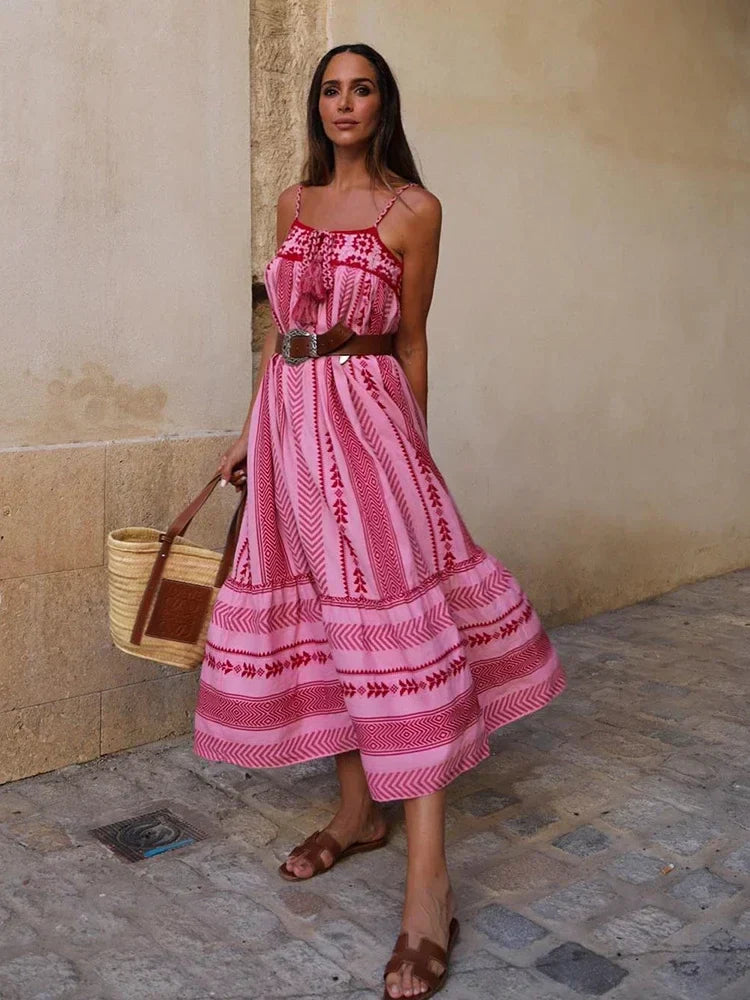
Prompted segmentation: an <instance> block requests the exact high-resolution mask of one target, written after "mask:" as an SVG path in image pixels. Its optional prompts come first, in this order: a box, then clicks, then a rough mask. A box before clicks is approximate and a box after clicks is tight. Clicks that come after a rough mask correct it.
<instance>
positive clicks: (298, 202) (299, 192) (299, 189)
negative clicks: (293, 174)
mask: <svg viewBox="0 0 750 1000" xmlns="http://www.w3.org/2000/svg"><path fill="white" fill-rule="evenodd" d="M301 203H302V184H298V185H297V198H296V200H295V202H294V218H295V219H298V218H299V209H300V205H301Z"/></svg>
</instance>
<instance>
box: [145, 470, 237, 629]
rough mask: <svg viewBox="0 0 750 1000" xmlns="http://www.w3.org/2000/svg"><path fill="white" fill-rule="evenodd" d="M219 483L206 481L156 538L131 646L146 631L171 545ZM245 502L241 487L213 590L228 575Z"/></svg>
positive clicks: (219, 477) (214, 480) (214, 478)
mask: <svg viewBox="0 0 750 1000" xmlns="http://www.w3.org/2000/svg"><path fill="white" fill-rule="evenodd" d="M220 479H221V473H217V474H216V475H215V476H214V477H213V478H212V479H210V480H209V481H208V483H206V485H205V486H204V487H203V489H202V490H201V491H200V493H199V494H198V496H197V497H196V498H195V499H194V500H192V501H191V502H190V503H189V504H188V505H187V507H185V509H184V510H181V511H180V513H179V514H178V515H177V517H176V518H175V519H174V521H172V523H171V524H170V526H169V527H168V528H167V530H166V531H165V532H164V534H162V535H161V536H160V538H161V547H160V549H159V551H158V553H157V555H156V558H155V559H154V565H153V566H152V568H151V575H150V577H149V579H148V583H147V584H146V589H145V590H144V591H143V597H142V598H141V603H140V606H139V608H138V614H137V615H136V618H135V622H134V623H133V630H132V632H131V633H130V641H131V642H132V643H133V645H134V646H138V645H140V643H141V640H142V639H143V633H144V630H145V628H146V622H147V620H148V617H149V612H150V611H151V606H152V604H153V603H154V599H155V598H156V596H157V591H158V590H159V584H160V582H161V578H162V576H163V575H164V567H165V564H166V562H167V557H168V556H169V551H170V549H171V548H172V543H173V542H174V540H175V538H176V537H177V536H178V535H184V534H185V532H186V531H187V529H188V528H189V527H190V522H191V521H192V520H193V518H194V517H195V515H196V514H197V513H198V511H199V510H200V509H201V507H202V506H203V504H204V503H205V502H206V500H208V498H209V497H210V496H211V494H212V493H213V491H214V489H215V488H216V484H217V483H218V482H219V480H220ZM246 501H247V485H245V486H244V487H243V489H242V497H241V498H240V502H239V503H238V504H237V507H236V509H235V512H234V516H233V517H232V520H231V523H230V525H229V531H228V532H227V539H226V543H225V545H224V554H223V555H222V557H221V562H220V563H219V568H218V570H217V573H216V580H215V581H214V586H215V587H220V586H221V585H222V583H224V581H225V580H226V578H227V576H228V575H229V570H230V569H231V567H232V563H233V560H234V553H235V549H236V547H237V538H238V536H239V531H240V524H241V523H242V515H243V512H244V510H245V503H246Z"/></svg>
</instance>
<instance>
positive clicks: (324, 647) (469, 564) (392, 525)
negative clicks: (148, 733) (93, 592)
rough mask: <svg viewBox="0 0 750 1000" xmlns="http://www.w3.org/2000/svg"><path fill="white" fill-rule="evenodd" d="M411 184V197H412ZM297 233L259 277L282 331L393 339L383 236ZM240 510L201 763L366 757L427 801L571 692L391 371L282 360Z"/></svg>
mask: <svg viewBox="0 0 750 1000" xmlns="http://www.w3.org/2000/svg"><path fill="white" fill-rule="evenodd" d="M409 186H410V185H406V187H409ZM403 190H405V188H402V189H401V190H400V191H399V192H397V194H396V195H395V196H394V198H393V199H391V201H390V202H389V203H388V204H387V205H386V206H385V208H384V209H383V211H382V212H381V213H380V215H379V216H378V218H377V219H376V220H375V223H374V224H373V225H372V226H370V227H368V228H367V229H354V230H319V229H314V228H312V227H311V226H307V225H305V224H304V223H303V222H301V221H300V219H299V208H300V195H301V191H302V187H301V186H300V188H299V189H298V192H297V212H296V215H295V219H294V222H293V223H292V226H291V228H290V231H289V233H288V234H287V237H286V239H285V240H284V242H283V243H282V245H281V247H280V248H279V250H278V252H277V253H276V254H275V255H274V257H273V258H272V259H271V260H270V262H269V263H268V265H267V267H266V272H265V282H266V287H267V290H268V295H269V299H270V303H271V308H272V311H273V316H274V319H275V322H276V324H277V326H278V328H279V330H280V331H282V332H285V331H288V330H290V329H293V328H295V327H302V328H303V329H306V330H308V331H312V332H323V331H325V330H327V329H329V328H330V327H332V326H333V325H334V324H335V323H336V322H338V321H340V320H341V321H343V322H344V323H345V324H346V325H347V326H349V327H350V328H352V329H353V330H354V331H355V332H356V333H361V334H388V333H394V332H395V331H396V329H397V328H398V324H399V293H400V285H401V262H400V261H399V259H398V258H397V257H396V256H395V255H394V254H393V253H392V252H391V251H390V250H389V249H388V247H386V245H385V244H384V243H383V241H382V240H381V238H380V236H379V233H378V228H377V227H378V224H379V222H380V220H381V219H382V217H383V216H384V215H385V213H386V212H387V211H388V209H389V208H390V207H391V205H392V204H393V202H394V201H395V198H396V197H398V196H399V195H400V194H401V191H403ZM247 479H248V503H247V507H246V511H245V515H244V519H243V524H242V526H241V532H240V538H239V541H238V545H237V551H236V554H235V559H234V565H233V567H232V571H231V573H230V574H229V576H228V578H227V580H226V582H225V583H224V585H223V586H222V588H221V590H220V591H219V594H218V596H217V599H216V603H215V605H214V609H213V613H212V616H211V622H210V626H209V631H208V637H207V642H206V650H205V656H204V660H203V664H202V666H201V672H200V689H199V694H198V701H197V706H196V713H195V730H194V749H195V752H196V754H198V755H199V756H201V757H203V758H207V759H209V760H216V761H227V762H230V763H233V764H238V765H240V766H242V767H250V768H252V767H276V766H280V765H284V764H293V763H297V762H300V761H304V760H309V759H311V758H315V757H323V756H327V755H330V754H336V753H341V752H342V751H346V750H355V749H356V750H359V752H360V754H361V758H362V763H363V766H364V770H365V773H366V775H367V781H368V785H369V788H370V792H371V795H372V797H373V799H375V800H378V801H387V800H392V799H403V798H412V797H414V796H418V795H425V794H427V793H429V792H433V791H435V790H437V789H439V788H442V787H443V786H445V785H446V784H448V782H450V781H451V780H452V779H453V778H455V777H456V776H457V775H458V774H461V772H463V771H466V770H468V769H469V768H471V767H473V766H474V765H475V764H478V763H479V762H480V761H481V760H482V759H483V758H485V757H487V756H488V754H489V745H488V739H487V737H488V734H489V733H490V732H491V731H492V730H494V729H496V728H497V727H499V726H502V725H504V724H505V723H508V722H512V721H513V720H514V719H518V718H520V717H521V716H523V715H526V714H528V713H530V712H534V711H536V710H537V709H540V708H542V707H543V706H544V705H546V704H547V703H548V702H549V701H550V700H551V699H552V698H554V697H555V696H556V695H558V694H559V693H560V692H561V691H562V690H563V689H564V687H565V683H566V682H565V675H564V672H563V670H562V668H561V666H560V664H559V662H558V658H557V655H556V652H555V650H554V648H553V646H552V645H551V643H550V641H549V639H548V637H547V635H546V633H545V631H544V629H543V628H542V626H541V624H540V622H539V619H538V617H537V615H536V612H535V611H534V609H533V608H532V606H531V605H530V603H529V601H528V599H527V597H526V596H525V594H524V592H523V591H522V590H521V588H520V586H519V584H518V582H517V581H516V580H515V578H514V577H513V576H512V575H511V574H510V573H509V572H508V570H507V569H506V568H505V567H504V566H503V565H502V564H501V563H500V562H499V561H498V560H497V559H495V558H494V557H493V556H492V555H490V554H489V553H487V552H486V551H484V550H483V549H482V548H481V547H480V546H479V545H477V544H476V542H474V541H473V539H472V537H471V535H470V534H469V532H468V530H467V528H466V526H465V524H464V522H463V520H462V519H461V515H460V513H459V511H458V510H457V508H456V505H455V502H454V500H453V499H452V496H451V494H450V493H449V491H448V488H447V487H446V485H445V482H444V481H443V477H442V476H441V474H440V471H439V470H438V468H437V467H436V465H435V462H434V461H433V459H432V456H431V454H430V451H429V447H428V443H427V430H426V425H425V421H424V419H423V416H422V413H421V411H420V409H419V407H418V405H417V403H416V400H415V398H414V395H413V393H412V391H411V387H410V385H409V383H408V381H407V379H406V377H405V375H404V373H403V371H402V369H401V367H400V365H399V364H398V362H397V361H396V359H395V358H394V357H393V356H391V355H365V356H360V357H351V358H348V359H342V358H341V357H322V358H317V359H311V360H307V361H304V362H303V363H301V364H297V365H291V364H289V363H287V362H286V361H285V360H284V359H283V357H282V356H281V355H279V354H276V355H274V356H273V357H272V358H271V360H270V363H269V364H268V366H267V368H266V371H265V374H264V376H263V379H262V381H261V385H260V387H259V390H258V395H257V397H256V401H255V404H254V406H253V412H252V415H251V422H250V428H249V438H248V461H247Z"/></svg>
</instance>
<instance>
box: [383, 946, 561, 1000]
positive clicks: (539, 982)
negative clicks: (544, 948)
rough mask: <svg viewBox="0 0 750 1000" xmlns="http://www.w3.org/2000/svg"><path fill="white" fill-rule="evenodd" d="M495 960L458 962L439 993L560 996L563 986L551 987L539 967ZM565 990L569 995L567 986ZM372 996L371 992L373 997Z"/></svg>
mask: <svg viewBox="0 0 750 1000" xmlns="http://www.w3.org/2000/svg"><path fill="white" fill-rule="evenodd" d="M493 958H494V956H493ZM495 963H496V965H495V966H488V967H485V968H477V969H471V970H469V971H464V970H463V969H462V968H461V966H460V964H459V963H458V962H455V963H454V965H453V966H452V969H451V975H450V979H449V980H448V982H447V983H446V986H445V990H444V992H443V993H441V994H440V996H441V997H442V996H445V1000H560V998H561V993H560V988H559V987H558V986H552V987H551V984H549V979H546V978H545V977H544V976H543V975H542V974H541V973H539V972H537V971H536V970H534V969H516V968H513V967H512V966H508V965H505V964H504V963H502V962H501V960H500V959H498V958H495ZM548 984H549V985H548ZM550 987H551V988H550ZM566 994H567V996H570V994H568V993H567V990H566ZM372 997H373V994H372V993H371V994H370V995H369V998H370V1000H371V998H372Z"/></svg>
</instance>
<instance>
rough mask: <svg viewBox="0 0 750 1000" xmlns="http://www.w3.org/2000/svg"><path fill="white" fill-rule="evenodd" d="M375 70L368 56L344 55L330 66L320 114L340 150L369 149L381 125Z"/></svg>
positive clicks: (320, 101)
mask: <svg viewBox="0 0 750 1000" xmlns="http://www.w3.org/2000/svg"><path fill="white" fill-rule="evenodd" d="M380 108H381V102H380V92H379V91H378V84H377V78H376V73H375V67H374V66H373V65H372V63H371V62H370V61H369V59H365V57H364V56H360V55H356V54H355V53H354V52H340V53H339V54H338V55H336V56H334V57H333V59H331V61H330V62H329V63H328V65H327V66H326V69H325V72H324V73H323V80H322V83H321V87H320V97H319V99H318V110H319V111H320V118H321V120H322V122H323V128H324V130H325V134H326V135H327V136H328V138H329V139H330V140H331V142H333V143H335V144H336V145H337V146H359V145H360V144H364V145H367V143H369V141H370V139H371V138H372V136H373V135H374V134H375V132H376V131H377V127H378V122H379V121H380Z"/></svg>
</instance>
